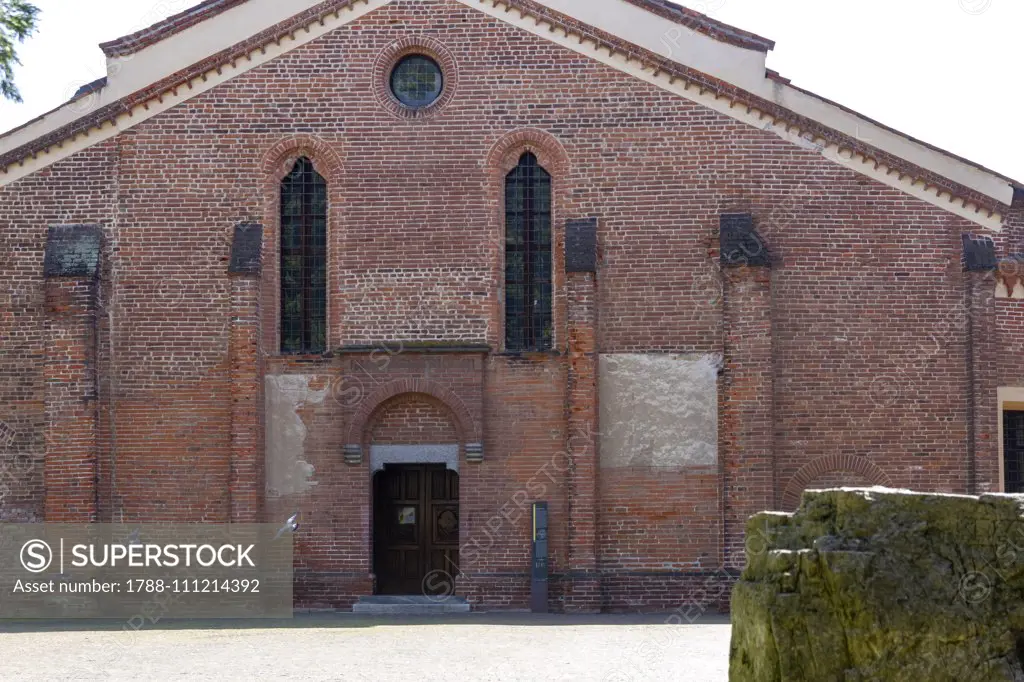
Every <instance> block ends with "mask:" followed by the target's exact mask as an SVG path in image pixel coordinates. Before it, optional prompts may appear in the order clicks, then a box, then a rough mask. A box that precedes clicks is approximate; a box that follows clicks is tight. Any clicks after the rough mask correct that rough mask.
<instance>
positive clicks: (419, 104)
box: [391, 54, 444, 109]
mask: <svg viewBox="0 0 1024 682" xmlns="http://www.w3.org/2000/svg"><path fill="white" fill-rule="evenodd" d="M443 91H444V74H442V73H441V67H440V66H439V65H438V63H437V62H436V61H434V60H433V59H431V58H430V57H427V56H426V55H422V54H411V55H408V56H407V57H403V58H402V59H401V60H399V62H398V63H397V64H395V68H394V70H392V71H391V93H392V94H393V95H394V96H395V98H396V99H397V100H398V101H399V102H401V103H402V104H404V105H405V106H407V107H410V108H412V109H423V108H425V107H429V106H430V105H431V104H433V103H434V102H436V101H437V100H438V99H439V98H440V97H441V93H442V92H443Z"/></svg>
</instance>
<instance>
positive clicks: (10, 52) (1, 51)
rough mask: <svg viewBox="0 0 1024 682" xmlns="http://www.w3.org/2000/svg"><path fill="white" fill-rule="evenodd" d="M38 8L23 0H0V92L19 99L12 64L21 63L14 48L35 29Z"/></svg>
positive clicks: (19, 95) (9, 97)
mask: <svg viewBox="0 0 1024 682" xmlns="http://www.w3.org/2000/svg"><path fill="white" fill-rule="evenodd" d="M38 16H39V8H38V7H36V6H35V5H33V4H32V3H30V2H26V1H25V0H0V94H2V95H3V96H4V97H6V98H7V99H9V100H11V101H13V102H20V101H21V93H20V92H18V88H17V86H16V85H14V65H15V64H21V61H19V59H18V53H17V50H16V49H15V47H16V44H17V43H21V42H23V41H24V40H25V38H28V37H29V36H30V35H32V34H33V33H34V32H35V30H36V19H37V18H38Z"/></svg>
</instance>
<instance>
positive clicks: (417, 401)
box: [364, 393, 459, 445]
mask: <svg viewBox="0 0 1024 682" xmlns="http://www.w3.org/2000/svg"><path fill="white" fill-rule="evenodd" d="M364 438H366V440H367V441H368V442H369V443H370V444H371V445H418V444H424V443H430V444H449V443H458V442H459V430H458V428H457V427H456V426H455V419H454V415H453V413H452V411H451V409H450V408H449V407H448V406H447V405H445V404H444V403H442V402H441V401H439V400H438V399H436V398H434V397H433V396H428V395H426V394H425V393H402V394H400V395H396V396H395V397H394V398H391V399H390V400H387V401H386V402H384V403H383V404H382V405H380V407H378V408H377V409H376V410H375V411H374V412H373V413H372V414H371V415H370V419H369V421H368V423H367V425H366V433H365V435H364Z"/></svg>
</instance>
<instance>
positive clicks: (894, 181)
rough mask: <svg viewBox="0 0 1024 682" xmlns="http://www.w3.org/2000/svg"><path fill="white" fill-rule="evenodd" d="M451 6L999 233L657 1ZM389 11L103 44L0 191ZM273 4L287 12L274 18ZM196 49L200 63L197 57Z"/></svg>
mask: <svg viewBox="0 0 1024 682" xmlns="http://www.w3.org/2000/svg"><path fill="white" fill-rule="evenodd" d="M454 1H456V2H459V3H461V4H464V5H467V6H469V7H473V8H475V9H477V10H479V11H482V12H485V13H487V14H490V15H491V16H493V17H495V18H497V19H500V20H502V21H504V22H506V23H509V24H512V25H515V26H518V27H520V28H522V29H523V30H526V31H528V32H531V33H534V34H535V35H538V36H540V37H543V38H546V39H548V40H551V41H552V42H555V43H558V44H561V45H563V46H565V47H566V48H568V49H570V50H573V51H576V52H578V53H581V54H585V55H588V56H590V57H592V58H594V59H596V60H598V61H601V62H603V63H605V64H608V65H609V66H612V67H613V68H616V69H618V70H620V71H623V72H625V73H629V74H631V75H633V76H636V77H637V78H639V79H641V80H644V81H646V82H648V83H651V84H653V85H656V86H658V87H660V88H662V89H665V90H668V91H670V92H673V93H675V94H677V95H679V96H682V97H684V98H687V99H690V100H692V101H694V102H698V103H700V104H703V105H705V106H707V107H708V108H711V109H714V110H716V111H719V112H720V113H723V114H726V115H728V116H730V117H732V118H734V119H736V120H740V121H743V122H744V123H747V124H749V125H751V126H754V127H757V128H760V129H762V130H765V131H770V132H772V133H774V134H776V135H778V136H779V137H782V138H783V139H787V140H789V141H791V142H793V143H794V144H797V145H799V146H801V147H804V148H806V149H808V150H811V151H814V152H817V153H820V154H821V155H822V156H825V157H826V158H829V159H830V160H832V161H834V162H835V163H838V164H840V165H843V166H846V167H848V168H851V169H853V170H856V171H857V172H860V173H862V174H864V175H868V176H870V177H873V178H875V179H877V180H879V181H881V182H884V183H885V184H888V185H890V186H893V187H896V188H898V189H900V190H902V191H905V192H907V193H908V194H911V195H913V196H916V197H918V198H921V199H924V200H926V201H928V202H930V203H932V204H935V205H937V206H940V207H942V208H944V209H946V210H949V211H950V212H953V213H955V214H957V215H960V216H961V217H964V218H967V219H969V220H972V221H973V222H975V223H977V224H979V225H981V226H983V227H986V228H989V229H993V230H999V229H1000V228H1001V226H1002V222H1003V213H1005V209H1006V207H1007V206H1009V205H1010V203H1011V201H1012V199H1013V196H1014V191H1015V187H1020V186H1021V184H1020V183H1016V182H1014V181H1013V180H1011V179H1010V178H1007V177H1005V176H1002V175H999V174H997V173H994V172H992V171H989V170H987V169H985V168H983V167H981V166H979V165H977V164H972V163H970V162H967V161H965V160H963V159H960V158H959V157H956V156H953V155H951V154H948V153H947V152H944V151H942V150H939V149H937V148H935V147H932V146H930V145H926V144H924V143H921V142H918V141H917V140H914V139H913V138H911V137H908V136H906V135H903V134H901V133H898V132H896V131H894V130H892V129H891V128H888V127H885V126H882V125H881V124H877V123H875V122H874V121H871V120H870V119H868V118H866V117H863V116H861V115H859V114H857V113H856V112H853V111H851V110H849V109H846V108H844V107H841V106H839V105H836V104H835V103H833V102H830V101H828V100H826V99H824V98H821V97H818V96H816V95H814V94H813V93H809V92H808V91H806V90H802V89H799V88H795V87H793V86H792V85H790V84H789V82H788V81H787V80H786V79H783V78H781V77H780V76H778V74H775V73H774V72H770V71H768V70H767V69H766V67H765V58H766V53H767V51H768V50H769V49H771V46H772V44H771V41H767V40H765V39H763V38H760V37H758V36H755V35H754V34H749V33H747V32H744V31H740V30H739V29H734V28H732V27H728V26H726V25H725V24H721V23H720V22H715V21H713V20H710V19H708V18H707V17H704V16H703V15H700V14H698V13H696V12H692V10H686V9H685V8H682V7H680V6H678V5H675V4H674V3H670V2H666V1H665V0H454ZM391 2H393V0H289V2H288V3H280V1H279V0H206V2H203V3H201V4H200V5H197V6H196V7H193V8H192V9H191V10H187V11H185V12H182V13H181V14H178V15H175V16H174V17H169V18H168V19H166V20H164V21H162V22H160V23H158V24H156V25H154V26H152V27H150V28H148V29H144V30H143V31H140V32H137V33H135V34H132V35H131V36H126V37H124V38H121V39H119V40H117V41H113V42H112V43H107V44H106V46H107V48H106V49H108V50H110V51H111V53H112V54H115V55H122V56H123V55H126V54H133V55H134V56H133V57H132V58H131V59H130V60H124V61H121V62H119V68H118V69H117V70H113V69H111V70H110V76H109V78H108V80H107V81H106V82H104V83H97V84H96V85H95V86H94V87H92V88H91V89H84V90H83V91H80V92H79V93H76V97H75V98H74V99H73V100H72V102H70V103H69V105H75V103H76V102H77V100H79V99H81V98H82V97H84V96H89V97H93V98H95V102H94V104H95V106H94V107H93V108H92V110H90V111H88V112H85V113H83V111H82V109H83V107H82V106H81V105H79V106H69V105H64V106H63V107H61V108H59V109H57V110H54V111H53V112H50V114H47V115H44V116H43V117H40V118H39V119H37V120H36V121H33V122H30V123H28V124H26V125H24V126H22V127H20V128H17V129H15V130H13V131H10V132H8V133H6V134H5V135H3V136H0V150H3V151H2V152H0V169H2V172H0V186H2V185H4V184H8V183H10V182H13V181H14V180H16V179H18V178H20V177H24V176H25V175H28V174H30V173H33V172H35V171H36V170H38V169H39V168H41V167H45V166H46V165H49V164H51V163H54V162H56V161H57V160H59V159H61V158H66V157H67V156H69V155H71V154H73V153H75V152H76V151H78V150H79V149H82V148H85V147H88V146H90V145H91V144H95V143H97V142H99V141H101V140H103V139H109V138H110V137H113V136H114V135H116V134H118V133H119V132H120V131H121V130H124V129H127V128H129V127H132V126H134V125H137V124H138V123H139V122H141V121H144V120H146V119H148V118H150V117H152V116H154V115H156V114H158V113H160V112H161V111H165V110H166V109H168V108H170V107H172V106H175V105H176V104H178V103H180V102H183V101H186V100H188V99H190V98H191V97H194V96H196V95H198V94H200V93H201V92H205V91H206V90H209V89H210V88H212V87H215V86H216V85H218V84H220V83H222V82H224V81H226V80H229V79H230V78H233V77H235V76H237V75H239V74H240V73H244V72H246V71H248V70H250V69H252V68H255V67H256V66H258V65H260V64H263V63H266V62H267V61H270V60H271V59H274V58H276V57H277V56H279V55H280V54H284V53H285V52H288V51H289V50H291V49H294V48H296V47H298V46H300V45H303V44H306V43H308V42H310V41H312V40H315V39H316V38H319V37H320V36H321V35H324V34H325V33H327V32H329V31H331V30H335V29H336V28H338V27H340V26H343V25H345V24H347V23H350V22H351V21H354V20H356V19H358V18H360V17H362V16H365V15H366V14H368V13H369V12H372V11H374V10H376V9H378V8H380V7H384V6H386V5H388V4H390V3H391ZM284 4H287V5H289V6H288V7H284V8H282V5H284ZM257 29H259V30H257ZM667 37H668V38H670V39H669V40H668V41H666V38H667ZM238 38H241V39H238ZM738 43H743V44H738ZM216 48H220V49H216ZM202 49H205V50H206V52H209V54H206V53H205V52H201V51H198V50H202ZM126 50H127V51H128V52H126ZM666 51H667V52H668V55H667V56H666V55H665V52H666ZM173 59H177V60H178V61H177V62H174V61H173ZM160 69H162V71H160ZM161 74H165V75H162V76H161Z"/></svg>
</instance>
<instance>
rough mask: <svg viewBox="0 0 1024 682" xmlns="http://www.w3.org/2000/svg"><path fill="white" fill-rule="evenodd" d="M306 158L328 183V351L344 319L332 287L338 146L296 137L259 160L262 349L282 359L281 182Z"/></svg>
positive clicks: (338, 221) (337, 216) (339, 192)
mask: <svg viewBox="0 0 1024 682" xmlns="http://www.w3.org/2000/svg"><path fill="white" fill-rule="evenodd" d="M303 157H305V158H307V159H309V160H310V161H311V162H312V164H313V169H314V170H315V171H316V172H317V173H319V174H320V176H321V177H323V178H324V180H325V181H326V183H327V282H328V286H327V350H330V349H331V348H332V347H333V344H336V343H337V342H338V338H339V336H338V334H339V333H338V331H337V330H336V329H335V326H334V325H336V324H337V322H338V321H339V320H341V319H342V310H341V300H340V297H339V296H337V295H332V292H331V287H330V283H331V282H336V281H338V276H339V272H338V260H339V258H338V256H339V254H338V248H339V246H338V245H339V244H340V243H341V240H342V234H341V225H342V219H341V208H342V203H343V194H342V168H343V167H342V160H341V154H340V152H339V150H338V144H337V143H331V142H328V141H327V140H325V139H323V138H321V137H318V136H316V135H293V136H291V137H287V138H285V139H283V140H280V141H278V142H276V143H274V144H273V145H272V146H271V147H270V148H268V149H267V150H266V151H265V152H264V153H263V156H262V158H261V159H260V169H259V170H260V177H261V178H262V179H263V185H262V204H263V225H264V239H263V271H262V279H261V294H260V304H261V305H260V307H261V316H260V319H261V322H262V337H261V341H262V343H263V348H264V349H266V351H267V353H269V354H270V355H278V354H279V353H280V346H281V328H280V325H281V310H280V308H281V292H280V287H281V242H280V240H281V182H282V180H284V178H285V177H286V176H287V175H288V174H289V173H290V172H291V171H292V169H293V168H294V167H295V164H296V162H297V161H298V160H299V159H300V158H303Z"/></svg>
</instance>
